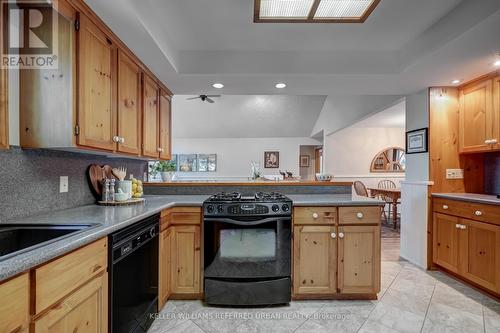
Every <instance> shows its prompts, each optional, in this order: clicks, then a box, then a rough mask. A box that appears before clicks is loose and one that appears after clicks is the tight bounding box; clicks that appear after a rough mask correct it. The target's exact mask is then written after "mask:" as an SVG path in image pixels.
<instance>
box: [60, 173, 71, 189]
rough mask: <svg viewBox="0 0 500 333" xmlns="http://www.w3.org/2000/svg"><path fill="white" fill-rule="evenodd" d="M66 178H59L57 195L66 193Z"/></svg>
mask: <svg viewBox="0 0 500 333" xmlns="http://www.w3.org/2000/svg"><path fill="white" fill-rule="evenodd" d="M68 181H69V179H68V176H61V177H59V193H66V192H68V186H69V184H68Z"/></svg>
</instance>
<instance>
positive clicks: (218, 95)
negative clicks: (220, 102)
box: [207, 95, 221, 97]
mask: <svg viewBox="0 0 500 333" xmlns="http://www.w3.org/2000/svg"><path fill="white" fill-rule="evenodd" d="M220 96H221V95H207V97H220Z"/></svg>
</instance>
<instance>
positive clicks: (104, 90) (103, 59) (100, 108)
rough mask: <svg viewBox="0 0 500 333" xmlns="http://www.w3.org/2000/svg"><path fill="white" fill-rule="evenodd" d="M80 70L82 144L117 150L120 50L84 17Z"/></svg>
mask: <svg viewBox="0 0 500 333" xmlns="http://www.w3.org/2000/svg"><path fill="white" fill-rule="evenodd" d="M78 66H79V81H78V84H79V98H78V100H79V108H78V125H79V126H80V134H79V135H78V144H79V145H81V146H86V147H91V148H98V149H105V150H115V148H116V143H115V142H114V141H113V137H114V136H116V112H115V103H114V97H113V95H114V86H116V83H115V82H114V80H115V79H116V77H115V71H116V68H115V67H116V48H115V46H114V45H113V43H112V42H111V40H110V39H109V38H108V37H107V36H106V35H105V34H104V33H103V32H102V31H101V30H99V28H98V27H97V26H96V25H94V24H93V23H92V22H90V20H89V19H88V18H86V17H85V16H83V15H82V17H81V19H80V30H79V32H78ZM115 96H116V95H115Z"/></svg>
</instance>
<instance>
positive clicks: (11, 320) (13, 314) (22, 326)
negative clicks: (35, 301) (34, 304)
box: [0, 273, 30, 333]
mask: <svg viewBox="0 0 500 333" xmlns="http://www.w3.org/2000/svg"><path fill="white" fill-rule="evenodd" d="M29 281H30V280H29V274H28V273H25V274H23V275H21V276H18V277H15V278H12V279H10V280H8V281H6V282H2V283H1V284H0V299H1V300H3V301H1V302H0V332H16V333H24V332H26V333H27V332H28V328H29V321H30V313H29V300H30V282H29Z"/></svg>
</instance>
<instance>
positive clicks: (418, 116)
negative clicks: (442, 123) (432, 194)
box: [405, 89, 429, 181]
mask: <svg viewBox="0 0 500 333" xmlns="http://www.w3.org/2000/svg"><path fill="white" fill-rule="evenodd" d="M405 100H406V130H407V131H412V130H417V129H420V128H425V127H429V93H428V90H427V89H424V90H422V91H420V92H418V93H417V94H414V95H409V96H406V98H405ZM406 160H407V162H408V163H407V164H408V167H407V169H406V179H408V180H411V181H422V180H429V153H422V154H410V155H408V156H407V157H406Z"/></svg>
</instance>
